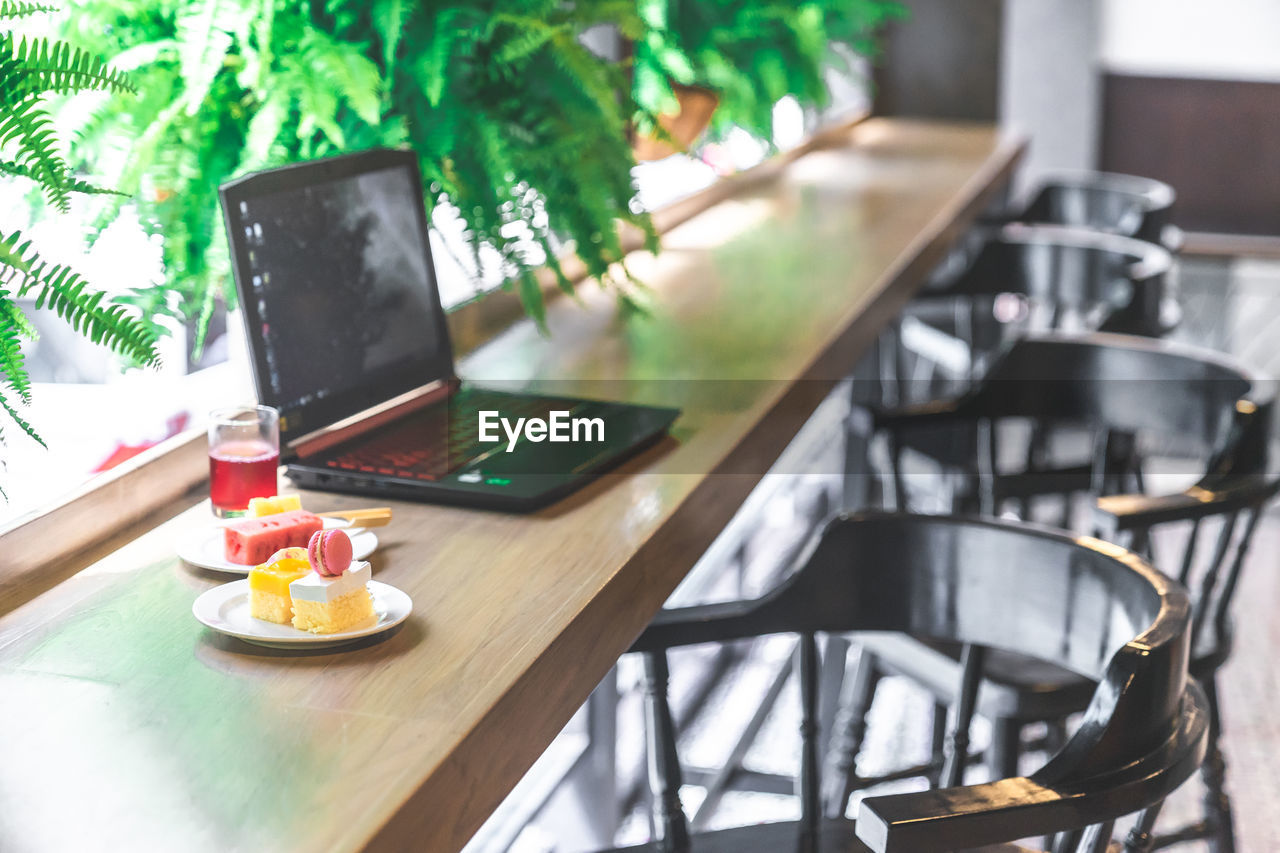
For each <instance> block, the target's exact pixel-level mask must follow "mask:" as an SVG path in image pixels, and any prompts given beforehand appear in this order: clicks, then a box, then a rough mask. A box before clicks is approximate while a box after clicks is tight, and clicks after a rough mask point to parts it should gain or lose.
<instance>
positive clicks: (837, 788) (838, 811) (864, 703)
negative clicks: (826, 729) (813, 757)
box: [822, 649, 882, 818]
mask: <svg viewBox="0 0 1280 853" xmlns="http://www.w3.org/2000/svg"><path fill="white" fill-rule="evenodd" d="M881 677H882V673H881V672H880V668H879V667H878V666H877V665H876V661H875V656H874V655H872V654H871V653H870V652H868V651H867V650H866V649H863V650H862V653H861V654H860V655H859V656H858V668H857V670H856V671H855V673H854V676H853V678H852V679H850V680H848V681H846V682H845V690H844V696H842V697H841V699H840V711H839V713H837V714H836V718H835V721H834V723H833V724H832V731H831V745H830V749H829V750H828V752H827V760H826V768H825V769H824V770H823V773H822V788H823V793H822V802H823V812H824V813H825V814H826V816H827V817H831V818H837V817H841V816H842V815H844V810H845V808H846V807H847V805H848V803H849V796H850V794H852V793H853V788H854V782H855V780H856V779H857V775H858V767H857V763H858V753H859V752H861V751H862V741H863V740H864V739H865V738H866V736H867V713H868V712H869V711H870V710H871V703H872V701H873V700H874V699H875V694H876V685H877V684H879V683H880V678H881Z"/></svg>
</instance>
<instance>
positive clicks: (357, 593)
mask: <svg viewBox="0 0 1280 853" xmlns="http://www.w3.org/2000/svg"><path fill="white" fill-rule="evenodd" d="M371 574H372V570H371V569H370V568H369V564H368V563H365V562H358V563H352V564H351V568H349V569H347V570H346V571H345V572H343V573H342V574H341V575H339V576H338V577H326V576H324V575H321V574H319V573H317V572H315V571H312V572H309V573H308V574H306V575H304V576H303V577H301V578H298V579H297V580H295V581H293V582H292V583H290V584H289V595H290V596H291V597H292V599H293V627H295V628H297V629H299V630H300V631H310V632H311V633H313V634H336V633H337V632H339V631H346V630H348V629H350V628H355V627H357V626H359V625H361V624H364V623H366V622H370V621H372V620H373V619H374V612H373V596H372V595H370V594H369V590H368V588H367V586H366V584H368V583H369V578H370V576H371Z"/></svg>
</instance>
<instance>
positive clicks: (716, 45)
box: [632, 0, 902, 153]
mask: <svg viewBox="0 0 1280 853" xmlns="http://www.w3.org/2000/svg"><path fill="white" fill-rule="evenodd" d="M637 10H638V12H639V16H640V19H641V21H642V22H643V24H644V26H645V30H644V33H643V34H642V36H641V38H640V39H638V40H637V41H636V43H635V49H634V69H633V76H632V81H633V84H632V93H633V97H634V99H635V101H636V102H637V104H638V105H639V106H640V107H641V109H642V111H644V112H647V113H650V114H654V115H658V116H664V117H665V118H660V119H659V120H658V122H657V123H658V125H660V126H661V127H662V128H663V129H667V130H669V131H670V132H669V133H668V134H665V135H666V136H668V137H670V138H669V139H668V140H665V141H667V142H668V143H671V142H674V143H676V144H677V145H680V144H683V145H684V146H686V147H687V145H688V144H689V143H690V142H692V139H693V138H696V136H694V137H689V136H688V135H687V133H688V132H689V131H690V130H691V129H693V128H696V127H697V123H698V122H700V121H705V123H704V124H703V125H702V129H705V128H706V126H707V125H708V124H712V118H711V116H710V114H709V110H708V104H709V103H711V102H712V99H713V98H714V100H715V105H714V107H713V108H712V109H713V110H714V125H713V129H715V130H719V131H724V130H727V129H728V128H729V127H734V126H736V127H741V128H743V129H745V130H747V131H749V132H751V133H752V134H753V135H755V136H757V137H760V138H762V139H764V140H765V141H772V139H773V108H774V105H775V104H777V102H778V101H779V100H781V99H782V98H784V97H786V96H788V95H791V96H793V97H795V98H796V99H797V100H798V101H799V102H800V104H801V105H802V106H814V107H821V106H823V105H824V104H825V103H826V101H827V97H828V95H827V88H826V84H825V81H824V80H823V71H824V69H825V68H826V67H827V66H828V65H829V64H832V63H834V62H839V61H840V57H839V56H838V55H837V54H836V53H834V52H833V50H832V44H833V43H840V44H845V45H849V46H850V47H852V48H854V49H855V50H857V51H859V52H861V53H870V52H871V51H872V49H873V41H872V36H873V34H874V32H875V31H876V29H877V28H878V27H879V26H880V25H881V24H883V23H884V22H886V21H887V20H890V19H891V18H894V17H897V16H899V15H901V14H902V7H901V6H899V5H898V4H897V3H893V2H888V0H809V2H789V0H637ZM691 87H693V88H692V91H691ZM691 95H692V97H691ZM686 105H687V106H688V108H690V109H691V111H692V112H693V113H694V114H693V115H692V116H690V117H689V118H688V119H685V118H684V110H685V109H686ZM677 128H678V129H680V130H681V131H682V133H681V134H680V135H679V136H677V134H676V132H674V131H675V130H676V129H677ZM641 130H642V131H651V130H652V128H651V127H643V128H641ZM699 132H700V131H699ZM662 135H664V134H659V137H661V136H662ZM657 141H659V142H661V141H664V140H661V139H659V140H657ZM660 150H661V149H657V148H655V149H652V151H653V153H657V152H658V151H660ZM645 153H650V149H646V150H645Z"/></svg>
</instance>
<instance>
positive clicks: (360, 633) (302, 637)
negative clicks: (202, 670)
mask: <svg viewBox="0 0 1280 853" xmlns="http://www.w3.org/2000/svg"><path fill="white" fill-rule="evenodd" d="M369 592H370V593H372V594H373V612H374V613H375V614H376V615H377V621H375V622H373V623H371V624H367V625H364V626H362V627H360V628H353V629H352V630H350V631H339V632H338V633H336V634H312V633H311V632H310V631H299V630H298V629H297V628H294V627H293V626H292V625H278V624H276V623H275V622H267V621H265V620H263V619H254V618H253V617H252V616H250V615H249V579H248V578H245V579H244V580H238V581H231V583H224V584H222V585H221V586H215V587H214V588H213V589H210V590H206V591H205V592H204V593H203V594H202V595H201V596H200V597H199V598H197V599H196V600H195V603H194V604H192V605H191V612H192V613H194V614H195V617H196V618H197V619H199V620H200V621H201V622H202V623H204V624H205V625H207V626H209V627H210V628H212V629H213V630H215V631H217V632H219V633H222V634H226V635H227V636H229V637H237V638H239V639H241V640H244V641H245V642H246V643H253V644H254V645H258V646H267V647H269V648H298V647H302V646H305V647H307V648H317V647H324V646H337V645H341V644H343V643H350V642H351V641H353V640H358V639H360V638H361V637H368V636H370V635H371V634H380V633H382V632H383V631H389V630H391V629H392V628H394V627H395V626H397V625H399V624H400V623H401V622H403V621H404V620H405V619H407V618H408V617H409V612H410V611H411V610H413V601H412V599H410V598H409V596H408V595H406V594H405V593H403V592H401V591H400V590H398V589H396V588H395V587H394V586H391V585H390V584H385V583H380V582H379V581H369Z"/></svg>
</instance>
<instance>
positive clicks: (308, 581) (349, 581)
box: [289, 561, 373, 604]
mask: <svg viewBox="0 0 1280 853" xmlns="http://www.w3.org/2000/svg"><path fill="white" fill-rule="evenodd" d="M372 574H373V570H372V569H371V568H370V567H369V564H368V563H366V562H363V561H361V562H355V563H352V564H351V568H349V569H347V570H346V571H345V572H343V573H342V574H341V575H339V576H338V577H336V578H328V577H323V576H321V575H319V574H316V572H314V571H312V572H310V573H309V574H306V575H303V576H302V577H300V578H298V579H297V580H296V581H294V582H293V583H291V584H289V595H291V596H292V597H294V598H299V599H301V600H303V601H319V602H321V603H323V604H328V603H329V602H330V601H333V600H334V599H335V598H341V597H342V596H344V595H346V594H347V593H349V592H351V591H352V590H355V589H359V588H360V587H362V586H364V585H365V584H367V583H368V582H369V578H370V577H371V576H372Z"/></svg>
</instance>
